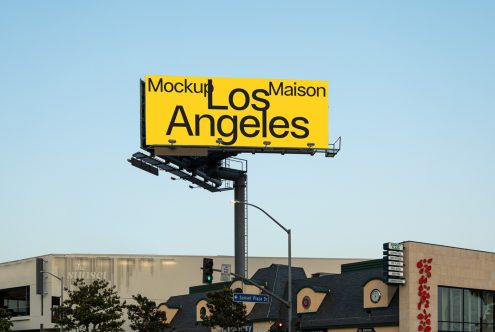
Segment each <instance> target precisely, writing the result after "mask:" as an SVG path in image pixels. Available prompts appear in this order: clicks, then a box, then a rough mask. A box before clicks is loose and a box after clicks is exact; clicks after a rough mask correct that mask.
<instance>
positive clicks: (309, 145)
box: [307, 142, 315, 149]
mask: <svg viewBox="0 0 495 332" xmlns="http://www.w3.org/2000/svg"><path fill="white" fill-rule="evenodd" d="M307 145H308V148H310V149H312V148H313V147H314V146H315V143H311V142H309V143H308V144H307Z"/></svg>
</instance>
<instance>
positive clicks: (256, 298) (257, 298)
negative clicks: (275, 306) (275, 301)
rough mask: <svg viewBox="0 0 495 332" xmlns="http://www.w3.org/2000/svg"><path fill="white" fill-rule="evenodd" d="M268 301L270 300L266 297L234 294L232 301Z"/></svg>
mask: <svg viewBox="0 0 495 332" xmlns="http://www.w3.org/2000/svg"><path fill="white" fill-rule="evenodd" d="M269 299H270V297H269V296H268V295H256V294H244V293H234V301H235V302H256V303H268V300H269Z"/></svg>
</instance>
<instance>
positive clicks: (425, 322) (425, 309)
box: [416, 258, 433, 332]
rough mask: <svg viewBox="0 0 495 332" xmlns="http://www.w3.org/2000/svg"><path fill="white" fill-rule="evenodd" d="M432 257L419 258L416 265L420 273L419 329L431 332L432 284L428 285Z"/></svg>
mask: <svg viewBox="0 0 495 332" xmlns="http://www.w3.org/2000/svg"><path fill="white" fill-rule="evenodd" d="M432 261H433V259H431V258H423V259H420V260H418V262H417V263H416V267H417V268H418V272H419V274H420V278H419V286H418V296H419V302H418V310H419V314H418V320H419V325H418V331H424V332H430V331H431V313H430V312H429V311H430V310H429V308H430V286H429V285H428V278H431V262H432Z"/></svg>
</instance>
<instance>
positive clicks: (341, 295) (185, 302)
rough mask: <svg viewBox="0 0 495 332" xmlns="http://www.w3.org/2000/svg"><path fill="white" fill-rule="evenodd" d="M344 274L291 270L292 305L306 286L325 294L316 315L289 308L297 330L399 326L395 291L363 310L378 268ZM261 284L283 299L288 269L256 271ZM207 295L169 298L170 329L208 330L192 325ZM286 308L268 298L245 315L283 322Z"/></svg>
mask: <svg viewBox="0 0 495 332" xmlns="http://www.w3.org/2000/svg"><path fill="white" fill-rule="evenodd" d="M346 271H348V272H344V273H342V274H334V275H325V276H321V277H314V278H307V277H306V274H305V272H304V270H303V269H302V268H299V267H292V278H293V281H292V290H293V292H292V299H293V302H292V303H296V298H297V292H298V291H299V290H301V289H302V288H305V287H308V288H311V289H315V290H317V291H325V292H328V294H327V296H326V297H325V298H324V299H323V302H322V303H321V305H320V307H319V309H318V311H317V312H316V313H307V314H302V315H301V314H300V315H299V316H298V314H297V305H294V306H293V308H292V310H293V311H292V317H293V319H295V318H297V317H299V319H300V322H301V329H303V330H316V329H326V328H337V327H344V326H345V327H366V326H391V325H395V326H397V325H398V324H399V292H396V293H395V295H394V297H393V299H392V301H391V303H390V306H389V307H387V308H373V309H368V310H365V309H363V285H365V284H366V282H367V281H369V280H371V279H375V278H381V277H382V273H383V271H382V269H381V268H377V267H373V264H371V265H370V264H360V263H356V266H354V267H348V268H347V269H346ZM253 279H256V280H257V281H258V282H259V283H261V284H266V288H267V289H268V290H270V291H272V292H273V293H274V294H276V295H278V296H279V297H281V298H283V299H286V298H287V281H288V267H287V266H286V265H280V264H272V265H270V266H269V267H266V268H261V269H259V270H258V271H257V272H256V273H255V274H254V275H253ZM206 294H207V292H206V291H205V292H196V293H191V294H188V295H181V296H173V297H171V298H170V299H169V300H168V301H167V302H166V304H167V305H168V306H170V307H171V306H174V307H180V309H179V312H178V313H177V314H176V316H175V317H174V319H173V321H172V322H171V323H172V326H173V327H174V328H175V329H176V330H178V331H181V332H183V331H184V332H188V331H196V332H197V331H207V330H209V328H207V327H204V326H201V325H196V304H197V302H198V301H200V300H202V299H206V297H207V296H206ZM287 316H288V312H287V307H286V306H285V304H283V303H282V302H280V301H278V300H276V299H275V298H273V297H272V296H270V302H269V303H268V304H262V303H257V304H255V305H254V307H253V310H252V311H251V312H250V313H249V315H248V316H247V319H248V321H251V322H256V321H276V320H279V319H282V320H285V321H286V320H287Z"/></svg>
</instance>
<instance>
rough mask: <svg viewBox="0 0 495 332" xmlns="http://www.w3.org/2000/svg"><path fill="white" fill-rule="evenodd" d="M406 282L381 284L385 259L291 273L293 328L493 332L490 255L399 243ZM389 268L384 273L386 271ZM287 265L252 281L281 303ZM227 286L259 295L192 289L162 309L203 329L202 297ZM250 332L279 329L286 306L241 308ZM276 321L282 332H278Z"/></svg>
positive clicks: (494, 264)
mask: <svg viewBox="0 0 495 332" xmlns="http://www.w3.org/2000/svg"><path fill="white" fill-rule="evenodd" d="M402 245H403V248H404V251H403V263H402V259H401V264H398V265H397V266H398V267H400V269H397V270H396V271H399V270H401V269H402V270H403V271H402V272H401V273H403V274H404V278H405V283H404V284H403V285H402V284H393V283H386V282H385V281H384V280H387V281H388V279H385V278H384V259H376V260H368V261H362V262H354V263H349V264H343V265H342V269H341V273H339V274H314V275H312V276H310V277H307V276H306V273H305V271H304V269H302V268H299V267H294V268H293V269H292V275H293V280H294V281H293V284H292V294H293V297H292V303H293V308H292V317H293V321H292V322H291V323H292V327H293V331H296V330H299V331H308V332H309V331H311V332H318V331H328V332H330V331H340V332H351V331H353V332H356V331H357V332H397V331H399V332H413V331H424V332H430V331H440V332H450V331H479V332H494V331H495V253H492V252H482V251H476V250H469V249H461V248H453V247H448V246H441V245H434V244H427V243H418V242H412V241H408V242H404V243H403V244H402ZM387 270H388V268H387ZM287 272H288V268H287V266H286V265H280V264H272V265H270V266H269V267H265V268H261V269H259V270H258V271H256V273H254V275H253V277H252V279H254V280H256V282H257V283H258V284H263V285H266V288H267V289H268V290H270V291H271V292H273V293H275V294H276V295H278V296H280V297H281V298H287V274H288V273H287ZM224 286H228V287H230V288H231V289H233V290H237V291H239V288H241V289H242V292H244V293H249V294H260V293H261V291H260V290H259V289H257V288H256V287H254V286H250V285H242V283H241V282H240V281H234V282H232V283H228V284H213V285H209V286H200V287H191V289H190V292H189V294H187V295H181V296H173V297H171V298H170V299H168V301H166V302H165V303H163V304H162V305H161V307H162V309H163V310H164V311H166V313H167V319H168V321H170V323H171V324H172V326H173V327H175V328H176V331H177V332H186V331H187V332H189V331H198V332H200V331H207V330H209V329H208V328H206V327H203V326H201V324H200V323H201V317H200V312H201V310H203V312H205V310H207V308H206V303H207V302H206V301H207V293H208V292H211V291H214V290H215V289H218V288H221V287H224ZM246 307H247V311H248V316H247V318H248V322H249V325H248V326H247V327H246V329H247V330H252V331H260V332H261V331H270V330H271V331H283V330H285V327H286V326H287V324H288V322H287V317H288V315H287V308H286V307H285V306H284V305H283V304H282V303H281V302H279V301H277V300H275V299H273V298H271V300H270V301H269V303H267V304H264V303H256V304H253V303H246ZM280 322H282V324H283V327H282V328H277V326H278V324H276V323H280Z"/></svg>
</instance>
